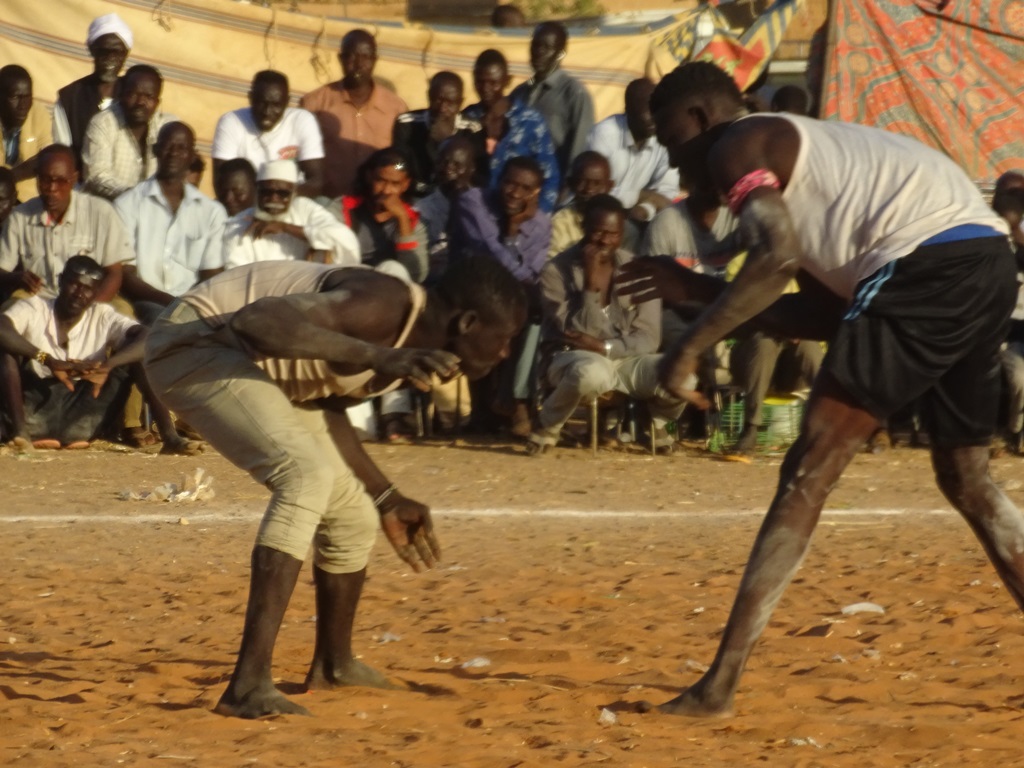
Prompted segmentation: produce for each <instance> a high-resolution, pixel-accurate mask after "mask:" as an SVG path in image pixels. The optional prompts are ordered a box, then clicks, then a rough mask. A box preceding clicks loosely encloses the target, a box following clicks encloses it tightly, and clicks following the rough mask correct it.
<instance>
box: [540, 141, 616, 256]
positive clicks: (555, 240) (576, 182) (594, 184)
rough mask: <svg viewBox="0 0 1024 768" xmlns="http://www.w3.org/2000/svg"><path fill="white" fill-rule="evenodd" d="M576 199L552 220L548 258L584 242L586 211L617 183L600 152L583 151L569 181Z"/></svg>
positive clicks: (573, 167)
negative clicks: (599, 196)
mask: <svg viewBox="0 0 1024 768" xmlns="http://www.w3.org/2000/svg"><path fill="white" fill-rule="evenodd" d="M566 181H567V182H568V185H569V187H568V188H569V191H570V193H571V194H572V198H571V199H570V200H569V201H568V202H567V203H566V204H565V205H563V206H562V207H561V208H560V209H559V210H558V211H556V212H555V215H554V216H552V217H551V244H550V245H549V246H548V258H554V257H555V256H557V255H558V254H560V253H561V252H562V251H564V250H566V249H567V248H570V247H571V246H573V245H575V244H576V243H578V242H579V241H580V240H582V239H583V211H584V210H585V209H586V207H587V203H588V202H590V199H591V198H593V197H596V196H597V195H606V194H608V193H609V192H610V191H611V189H612V185H613V184H614V182H613V181H612V172H611V166H610V165H609V164H608V158H606V157H605V156H604V155H602V154H600V153H599V152H594V151H592V150H587V151H585V152H580V154H579V155H577V157H576V159H575V160H573V161H572V167H571V169H570V170H569V178H568V179H567V180H566Z"/></svg>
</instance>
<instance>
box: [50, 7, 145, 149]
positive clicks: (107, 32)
mask: <svg viewBox="0 0 1024 768" xmlns="http://www.w3.org/2000/svg"><path fill="white" fill-rule="evenodd" d="M85 42H86V45H87V46H88V47H89V55H90V56H92V62H93V64H92V66H93V71H92V72H91V73H90V74H88V75H86V76H85V77H83V78H80V79H78V80H75V81H74V82H73V83H70V84H68V85H65V86H64V87H63V88H61V89H60V91H58V92H57V103H56V104H54V106H53V140H54V141H55V142H56V143H58V144H64V145H66V146H69V147H71V148H72V149H73V150H74V152H75V162H76V165H77V166H78V167H81V164H82V146H83V145H84V144H85V131H86V129H87V128H88V127H89V121H91V120H92V118H93V117H94V116H95V115H96V113H97V112H101V111H102V110H104V109H107V108H108V107H110V105H111V104H113V103H114V97H115V96H116V95H117V94H116V87H117V78H118V76H120V74H121V69H122V68H123V67H124V62H125V59H127V58H128V51H130V50H131V48H132V31H131V30H130V29H129V28H128V25H127V24H125V23H124V20H123V19H122V18H121V17H120V16H118V15H117V14H116V13H108V14H106V15H104V16H99V17H97V18H95V19H93V21H92V23H91V24H90V25H89V32H88V35H87V36H86V39H85Z"/></svg>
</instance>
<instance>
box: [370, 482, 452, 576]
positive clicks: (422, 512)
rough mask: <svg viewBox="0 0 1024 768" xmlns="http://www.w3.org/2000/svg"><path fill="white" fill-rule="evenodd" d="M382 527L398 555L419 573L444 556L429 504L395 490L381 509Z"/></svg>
mask: <svg viewBox="0 0 1024 768" xmlns="http://www.w3.org/2000/svg"><path fill="white" fill-rule="evenodd" d="M380 527H381V528H383V529H384V535H385V536H387V537H388V541H390V542H391V546H392V547H394V548H395V552H397V553H398V556H399V557H400V558H402V559H403V560H405V562H407V563H408V564H409V565H410V566H412V569H413V570H414V571H416V572H417V573H419V572H420V571H425V570H428V569H430V568H433V567H434V566H435V565H437V561H438V560H440V559H441V544H440V542H438V540H437V536H435V535H434V524H433V522H432V521H431V520H430V509H429V508H428V507H427V505H426V504H420V503H419V502H418V501H413V500H412V499H407V498H405V496H402V495H401V494H400V493H398V492H395V493H393V494H392V495H391V496H390V497H389V498H388V500H387V504H386V506H385V508H384V509H382V510H381V512H380Z"/></svg>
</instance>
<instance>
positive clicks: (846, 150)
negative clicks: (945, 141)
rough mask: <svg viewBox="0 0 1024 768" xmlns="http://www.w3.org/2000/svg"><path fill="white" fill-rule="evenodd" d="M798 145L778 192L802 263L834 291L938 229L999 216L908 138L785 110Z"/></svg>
mask: <svg viewBox="0 0 1024 768" xmlns="http://www.w3.org/2000/svg"><path fill="white" fill-rule="evenodd" d="M756 116H757V117H775V118H779V119H782V120H788V121H789V122H790V123H792V124H793V125H794V126H795V127H796V130H797V132H798V133H799V134H800V149H799V152H798V153H797V159H796V163H795V165H794V166H793V173H792V175H791V177H790V180H789V184H788V185H787V186H786V189H785V191H784V192H783V194H782V197H783V199H784V200H785V201H786V204H787V207H788V208H789V213H790V216H791V217H792V219H793V223H794V225H795V228H796V233H797V236H798V237H799V239H800V245H801V246H802V247H803V254H802V255H801V260H800V261H801V266H802V267H803V268H804V269H806V270H807V271H808V272H810V273H811V274H812V275H813V276H814V277H816V278H817V279H818V280H820V281H821V282H822V283H824V284H825V285H826V286H828V287H829V288H830V289H832V290H833V291H835V292H836V293H837V294H839V295H840V296H842V297H844V298H847V299H851V298H853V295H854V291H855V289H856V286H857V283H859V282H860V281H861V280H863V279H864V278H866V277H869V276H870V275H872V274H873V273H874V272H876V271H877V270H878V269H879V268H880V267H882V266H884V265H885V264H887V263H889V262H890V261H894V260H895V259H899V258H901V257H903V256H906V255H908V254H909V253H910V252H911V251H913V250H914V249H915V248H917V246H919V245H920V244H921V243H923V242H924V241H925V240H928V239H929V238H931V237H934V236H935V235H938V234H939V233H941V232H945V231H946V230H948V229H951V228H953V227H956V226H959V225H963V224H977V225H982V226H987V227H991V228H992V229H994V230H996V231H998V232H1001V233H1006V232H1007V228H1006V224H1005V223H1004V222H1003V220H1002V219H1001V218H1000V217H999V216H998V215H997V214H996V213H995V212H994V211H992V209H990V208H989V207H988V206H987V205H986V204H985V201H984V199H982V196H981V193H980V192H978V190H977V189H976V188H975V186H974V184H973V183H971V180H970V179H969V178H968V177H967V174H966V173H964V172H963V170H961V168H960V166H958V165H957V164H956V163H955V162H953V161H952V160H950V159H949V158H948V157H946V156H945V155H944V154H942V153H941V152H938V151H937V150H934V149H932V148H931V147H927V146H925V145H924V144H921V143H920V142H918V141H915V140H914V139H910V138H907V137H905V136H899V135H897V134H894V133H890V132H889V131H883V130H880V129H878V128H869V127H867V126H863V125H854V124H852V123H841V122H835V121H821V120H813V119H811V118H806V117H798V116H794V115H789V114H782V113H780V114H774V115H765V114H762V113H759V114H758V115H756Z"/></svg>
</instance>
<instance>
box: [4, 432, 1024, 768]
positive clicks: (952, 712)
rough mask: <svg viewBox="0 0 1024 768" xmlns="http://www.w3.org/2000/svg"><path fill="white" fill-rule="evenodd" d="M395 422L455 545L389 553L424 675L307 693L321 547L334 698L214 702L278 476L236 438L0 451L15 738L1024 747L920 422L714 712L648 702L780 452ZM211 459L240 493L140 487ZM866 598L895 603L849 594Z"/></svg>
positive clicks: (538, 749)
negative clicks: (659, 709) (239, 453)
mask: <svg viewBox="0 0 1024 768" xmlns="http://www.w3.org/2000/svg"><path fill="white" fill-rule="evenodd" d="M373 452H374V454H375V455H376V456H377V457H378V458H379V459H380V461H381V463H382V464H383V465H384V466H386V467H387V469H388V471H389V473H390V474H391V475H392V477H393V478H394V479H395V480H396V481H397V482H398V483H399V485H400V486H401V487H402V488H403V490H405V491H406V492H407V493H408V494H409V495H412V496H416V497H419V498H421V499H423V500H424V501H427V502H429V503H430V504H432V506H433V507H434V508H435V510H436V517H437V525H438V527H439V529H440V534H441V537H442V541H443V544H444V545H445V548H446V549H445V561H444V563H443V565H442V567H441V568H439V569H438V570H436V571H434V572H431V573H429V574H424V575H418V576H417V575H414V574H411V573H410V572H408V571H407V569H405V568H404V567H403V566H401V564H400V563H399V561H398V560H397V558H395V556H394V555H393V554H392V552H391V551H390V549H388V548H387V545H386V544H385V543H384V542H383V541H380V542H379V543H378V547H377V550H376V551H375V553H374V556H373V560H372V563H371V571H370V573H371V576H370V579H369V581H368V583H367V588H366V592H365V597H364V602H363V606H362V612H361V615H360V618H359V623H358V629H357V638H356V643H357V648H358V650H359V652H360V653H361V654H362V657H363V659H364V660H365V661H366V662H368V663H370V664H372V665H374V666H377V667H378V668H381V669H384V670H386V671H387V672H388V673H389V674H390V675H391V676H392V678H393V679H395V680H396V681H401V682H404V683H405V684H406V686H407V687H408V689H409V690H406V691H388V692H381V691H370V690H351V691H344V692H318V693H315V694H303V693H301V682H302V680H303V677H304V675H305V672H306V664H307V663H308V661H309V657H310V654H311V651H312V638H313V628H314V621H315V616H314V607H313V592H312V586H311V580H310V578H309V575H308V571H307V572H306V573H305V574H304V575H303V577H302V578H301V579H300V584H299V587H298V589H297V590H296V593H295V596H294V598H293V600H292V604H291V607H290V609H289V612H288V615H287V617H286V624H285V627H284V628H283V630H282V634H281V638H280V641H279V645H278V651H277V658H276V674H277V675H278V676H279V678H280V686H281V688H282V689H283V690H285V691H286V692H287V693H289V694H290V695H294V696H295V698H296V700H298V701H300V702H301V703H302V704H304V705H305V706H307V707H308V708H309V709H310V710H311V711H312V712H313V714H314V716H313V717H311V718H301V717H291V718H276V719H268V720H263V721H256V722H245V721H238V720H231V719H226V718H223V717H220V716H218V715H215V714H213V713H211V711H210V710H211V707H212V706H213V704H214V703H215V702H216V700H217V697H218V696H219V694H220V692H221V690H222V689H223V686H224V684H225V682H226V680H227V677H228V675H229V674H230V671H231V664H232V661H233V657H234V653H235V650H236V648H237V643H238V638H239V633H240V630H241V623H242V615H243V611H244V604H245V599H246V591H247V578H248V557H249V551H250V547H251V543H252V537H253V534H254V531H255V527H256V523H257V520H258V518H259V515H260V513H261V511H262V507H263V504H264V501H265V497H266V493H265V491H263V489H261V488H259V487H257V486H255V485H254V484H253V483H252V482H251V481H249V479H248V478H247V477H245V476H244V475H242V474H241V473H240V472H238V471H237V470H235V469H234V468H232V467H231V466H229V465H228V464H227V463H226V462H224V461H223V460H222V459H220V458H219V457H217V456H204V457H202V458H200V459H169V458H164V457H153V456H146V455H143V454H138V453H133V454H115V453H102V452H85V453H76V454H70V453H67V454H60V455H55V454H43V455H40V456H37V457H35V458H31V459H17V458H14V457H11V456H6V457H0V473H2V475H0V476H2V477H3V486H2V487H3V495H2V502H0V505H2V511H0V535H2V536H3V541H4V552H5V555H6V557H5V566H6V567H5V568H4V569H3V571H2V572H0V595H2V598H0V600H2V602H0V765H5V766H6V765H12V766H46V767H48V766H72V765H74V766H94V765H95V766H112V765H147V766H148V765H153V766H174V765H180V766H206V765H210V766H214V765H216V766H247V765H255V766H260V765H265V766H300V765H316V766H320V765H323V766H328V765H330V766H335V765H346V766H405V767H413V766H415V767H416V768H427V767H432V766H459V767H460V768H461V767H467V768H469V767H473V768H475V767H477V766H479V767H480V768H492V767H498V768H511V767H512V766H531V767H532V766H537V767H541V766H543V767H547V766H598V765H600V766H637V767H640V766H651V767H654V766H672V765H688V766H730V767H732V766H747V765H755V764H765V765H772V766H775V765H780V766H806V767H808V768H810V767H811V766H828V767H829V768H836V767H839V768H842V767H844V766H851V767H852V766H857V767H858V768H861V767H862V766H876V765H877V766H933V765H935V766H954V765H955V766H983V765H984V766H988V765H990V764H992V763H1001V764H1005V765H1014V764H1017V762H1018V761H1019V760H1020V759H1021V757H1020V755H1021V753H1022V751H1024V748H1022V741H1021V740H1022V735H1024V718H1022V710H1021V708H1022V705H1024V689H1022V685H1021V683H1022V674H1021V673H1022V670H1024V633H1022V630H1024V622H1022V616H1021V614H1020V612H1019V611H1018V610H1017V609H1016V607H1015V606H1014V605H1013V604H1012V602H1011V601H1010V599H1009V597H1008V596H1007V594H1006V591H1005V589H1004V588H1003V587H1002V586H1001V585H1000V584H999V583H998V580H997V578H996V575H995V572H994V571H993V569H992V568H991V566H990V565H989V564H988V562H987V560H986V558H985V556H984V553H983V552H982V551H981V549H980V547H979V546H978V544H977V543H976V541H975V540H974V539H973V538H972V537H971V536H970V534H969V532H968V530H967V528H966V526H965V525H964V524H963V523H962V522H961V521H960V520H959V518H957V517H956V516H955V515H954V514H952V513H951V512H949V510H948V506H947V505H946V504H945V502H944V501H943V499H942V498H941V497H940V496H939V494H938V493H937V492H936V491H935V490H934V488H933V486H932V484H931V473H930V470H929V465H928V457H927V454H926V453H925V452H923V451H917V450H910V449H900V450H895V451H890V452H888V453H886V454H882V455H879V456H869V455H865V456H861V457H859V458H858V459H857V461H856V462H855V463H854V465H853V466H852V467H851V468H850V470H849V471H848V473H847V475H846V477H845V478H844V479H843V481H842V483H841V484H840V486H839V487H838V488H837V490H836V492H835V493H834V495H833V498H832V501H831V503H830V505H829V509H830V510H832V511H831V512H829V513H826V515H825V517H824V518H823V522H822V525H821V526H820V528H819V531H818V534H817V536H816V539H815V541H814V545H813V548H812V551H811V554H810V555H809V557H808V559H807V560H806V562H805V564H804V566H803V568H802V570H801V572H800V573H799V574H798V577H797V580H796V582H795V583H794V584H793V585H792V587H791V588H790V589H789V591H788V592H787V593H786V596H785V597H784V599H783V601H782V603H781V605H780V607H779V609H778V610H777V612H776V614H775V616H774V618H773V620H772V622H771V624H770V626H769V628H768V630H767V632H766V634H765V637H764V639H763V640H762V642H761V644H760V645H759V646H758V648H757V649H756V651H755V653H754V656H753V657H752V660H751V663H750V666H749V671H748V673H747V675H746V677H745V678H744V680H743V684H742V686H741V688H740V692H739V695H738V697H737V713H736V716H735V717H733V718H731V719H726V720H713V721H692V720H684V719H677V718H671V717H666V716H659V715H640V714H635V713H634V712H633V711H631V710H632V704H633V703H634V702H638V701H641V700H650V701H654V702H660V701H663V700H666V699H668V698H670V697H671V696H672V695H674V693H675V691H677V690H678V689H679V688H680V687H681V686H685V685H686V684H688V683H690V682H692V681H694V680H695V679H696V678H697V676H698V675H699V670H700V669H701V668H702V666H701V665H703V664H707V663H708V662H709V661H710V660H711V657H712V655H713V652H714V648H715V644H716V642H717V638H718V636H719V633H720V631H721V629H722V627H723V625H724V622H725V620H726V617H727V613H728V609H729V605H730V603H731V599H732V595H733V593H734V590H735V588H736V585H737V583H738V580H739V576H740V573H741V571H742V567H743V564H744V562H745V559H746V556H747V553H748V550H749V546H750V543H751V541H752V539H753V536H754V534H755V532H756V529H757V525H758V522H759V517H758V515H757V514H756V512H757V511H759V510H762V509H763V507H764V505H765V504H766V502H767V500H768V499H769V497H770V495H771V493H772V490H773V483H774V478H775V474H776V472H777V470H778V459H777V458H776V459H771V458H769V459H760V460H758V461H755V462H754V463H753V464H750V465H745V464H735V463H726V462H722V461H716V460H714V459H710V458H707V457H703V456H700V455H697V454H696V453H683V454H677V455H675V456H672V457H667V458H657V459H652V458H649V457H646V456H643V455H638V454H630V453H622V452H606V453H602V455H601V456H599V457H597V458H591V457H590V456H589V454H588V453H587V452H586V451H570V450H559V451H556V452H555V453H554V454H553V455H551V456H545V457H542V458H540V459H530V458H526V457H524V456H520V455H512V454H514V453H515V449H513V448H512V447H510V446H503V445H499V446H491V447H485V446H475V445H464V446H448V445H444V444H435V445H431V446H411V447H379V446H377V447H374V448H373ZM196 467H202V468H204V469H205V470H207V471H208V472H210V473H211V474H212V475H213V478H214V487H215V489H216V491H217V498H216V499H214V500H212V501H208V502H200V503H195V504H171V503H167V502H164V503H159V502H129V501H119V500H118V498H117V497H118V493H119V492H121V491H122V490H128V489H132V490H150V489H152V488H153V487H155V486H157V485H160V484H161V483H165V482H168V481H177V480H179V479H180V478H181V476H182V475H184V474H185V473H187V472H190V471H192V470H194V469H195V468H196ZM993 473H994V475H995V477H996V479H997V481H999V482H1000V483H1001V484H1003V486H1004V487H1005V488H1006V489H1007V491H1008V492H1009V494H1010V496H1011V497H1012V498H1013V499H1014V500H1015V501H1016V502H1017V503H1018V504H1024V491H1022V490H1021V488H1022V482H1021V481H1022V480H1024V462H1022V461H1021V460H1020V459H1014V458H1005V459H1000V460H998V461H996V462H995V464H994V470H993ZM508 510H515V513H511V512H509V511H508ZM864 510H874V511H867V512H865V511H864ZM877 510H888V511H890V514H879V513H878V512H877ZM566 511H568V512H573V511H576V512H579V513H581V514H578V515H572V514H566V513H565V512H566ZM635 513H643V514H635ZM186 522H187V524H185V523H186ZM860 601H871V602H874V603H877V604H879V605H881V606H883V607H884V608H885V614H884V615H877V614H875V615H873V614H859V615H854V616H844V615H843V614H842V612H841V609H842V608H843V607H844V606H846V605H849V604H852V603H856V602H860ZM481 658H483V659H486V660H488V661H489V664H487V665H486V666H477V667H473V666H470V667H463V665H464V664H465V663H466V662H469V661H472V660H474V659H481ZM603 708H607V709H609V710H611V711H612V712H614V713H616V714H615V720H616V722H614V723H609V722H603V721H602V709H603ZM608 719H610V718H609V717H608V715H605V716H604V720H605V721H607V720H608Z"/></svg>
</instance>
